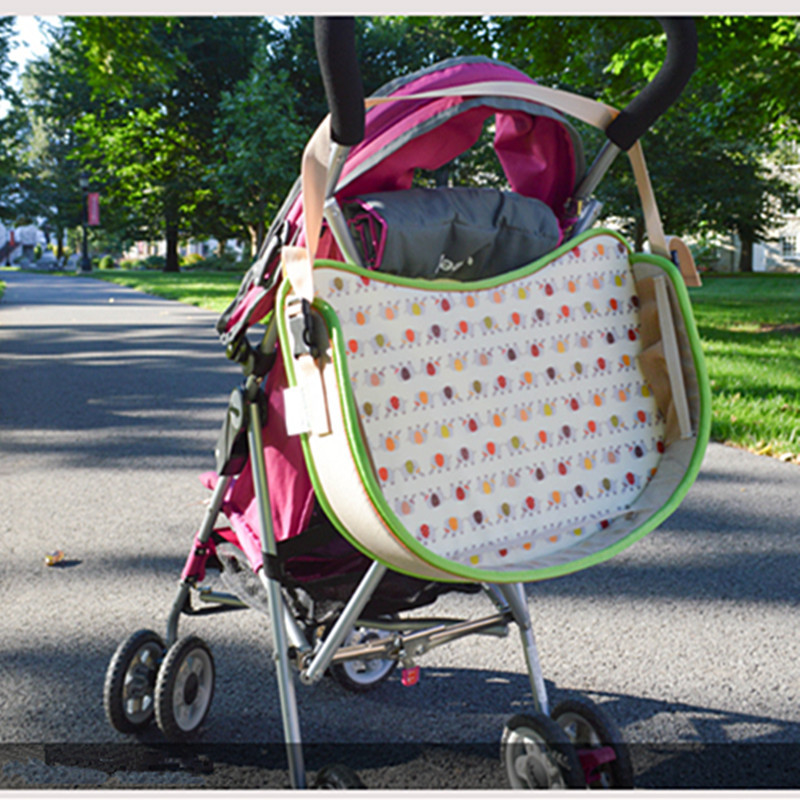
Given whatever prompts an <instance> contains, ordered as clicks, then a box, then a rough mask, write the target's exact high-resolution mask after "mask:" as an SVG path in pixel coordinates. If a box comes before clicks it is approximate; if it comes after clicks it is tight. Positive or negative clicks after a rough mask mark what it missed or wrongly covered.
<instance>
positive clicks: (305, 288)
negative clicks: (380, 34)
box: [283, 81, 699, 302]
mask: <svg viewBox="0 0 800 800" xmlns="http://www.w3.org/2000/svg"><path fill="white" fill-rule="evenodd" d="M476 95H477V96H480V95H494V96H499V97H515V98H516V97H524V98H525V99H528V100H532V101H534V102H536V103H542V104H543V105H547V106H549V107H550V108H554V109H555V110H557V111H561V112H563V113H565V114H569V115H570V116H572V117H575V118H576V119H579V120H581V121H583V122H586V123H588V124H590V125H593V126H594V127H596V128H600V129H601V130H605V129H606V128H607V127H608V125H609V123H610V122H611V121H612V120H613V119H614V118H615V117H616V116H617V115H618V114H619V111H618V110H617V109H615V108H613V107H612V106H609V105H607V104H605V103H601V102H598V101H596V100H590V99H589V98H586V97H582V96H581V95H576V94H572V93H571V92H565V91H562V90H560V89H551V88H548V87H546V86H539V85H538V84H532V83H520V82H516V81H485V82H481V83H472V84H467V85H464V86H458V87H452V88H449V89H440V90H437V91H434V92H420V93H418V94H412V95H405V96H401V97H396V96H395V97H370V98H367V99H366V100H365V102H364V106H365V108H372V107H373V106H375V105H378V104H381V103H394V102H398V101H403V100H422V99H426V98H434V97H452V96H455V97H470V96H476ZM330 147H331V134H330V116H327V117H326V118H325V119H324V120H323V121H322V123H321V124H320V126H319V127H318V128H317V130H316V131H315V132H314V135H313V136H312V137H311V139H310V140H309V142H308V144H307V145H306V149H305V151H304V152H303V160H302V167H301V175H302V185H303V218H304V219H303V222H304V230H305V232H306V246H305V248H299V247H285V248H284V250H283V268H284V274H285V275H286V277H287V278H288V280H289V281H290V283H291V284H292V288H293V289H294V291H295V293H296V294H297V295H298V296H300V297H304V298H305V299H307V300H308V301H309V302H310V301H311V300H312V299H313V296H314V286H313V270H312V264H313V260H314V257H315V255H316V252H317V246H318V245H319V236H320V231H321V228H322V213H323V207H324V203H325V196H324V193H325V183H326V178H327V174H328V160H329V157H330ZM628 156H629V158H630V161H631V166H632V168H633V174H634V178H635V180H636V188H637V190H638V192H639V199H640V201H641V203H642V210H643V213H644V219H645V227H646V229H647V238H648V241H649V242H650V249H651V252H653V253H655V254H657V255H662V256H665V257H666V258H669V257H670V251H669V249H668V247H667V242H666V238H665V236H664V230H663V227H662V225H661V217H660V215H659V213H658V206H657V205H656V199H655V195H654V194H653V187H652V184H651V183H650V176H649V173H648V172H647V165H646V164H645V160H644V152H643V151H642V147H641V145H640V144H639V142H636V144H634V145H633V147H631V149H630V150H629V151H628ZM686 251H687V252H688V248H686ZM684 261H685V259H684ZM681 273H682V274H683V277H684V280H685V281H686V283H687V285H689V286H696V285H699V280H698V279H697V273H696V271H695V270H694V264H693V263H692V264H691V265H686V266H684V263H681Z"/></svg>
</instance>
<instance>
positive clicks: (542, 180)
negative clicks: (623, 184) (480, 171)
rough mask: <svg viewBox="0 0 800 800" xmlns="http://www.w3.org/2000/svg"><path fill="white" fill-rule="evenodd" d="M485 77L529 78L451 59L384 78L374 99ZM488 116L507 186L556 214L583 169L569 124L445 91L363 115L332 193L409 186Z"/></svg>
mask: <svg viewBox="0 0 800 800" xmlns="http://www.w3.org/2000/svg"><path fill="white" fill-rule="evenodd" d="M492 81H511V82H519V83H528V84H530V83H534V81H532V80H531V79H530V78H529V77H528V76H527V75H525V74H524V73H522V72H520V71H519V70H517V69H515V68H513V67H511V66H509V65H507V64H503V63H500V62H497V61H491V60H490V59H487V58H483V57H469V58H453V59H449V60H447V61H443V62H441V63H439V64H435V65H434V66H432V67H428V68H426V69H423V70H420V71H418V72H415V73H413V74H411V75H409V76H406V77H403V78H399V79H397V80H395V81H392V82H391V83H388V84H386V85H385V86H384V87H383V88H382V89H380V90H379V91H377V92H376V93H375V95H374V96H376V97H389V96H393V97H402V96H406V95H414V94H418V93H423V92H435V91H437V90H439V89H452V88H454V87H458V86H465V87H466V86H468V85H470V84H476V83H482V84H486V83H489V82H492ZM491 116H494V119H495V130H494V147H495V151H496V153H497V156H498V159H499V161H500V163H501V165H502V167H503V170H504V172H505V176H506V178H507V180H508V183H509V185H510V187H511V189H512V190H513V191H514V192H517V193H519V194H521V195H524V196H526V197H533V198H536V199H538V200H541V201H543V202H545V203H546V204H547V205H548V206H550V208H551V209H553V211H554V212H555V214H556V216H557V217H558V218H559V219H561V218H562V216H563V210H564V205H565V203H566V202H567V200H568V199H569V198H570V196H571V194H572V191H573V189H574V187H575V184H576V182H577V180H578V179H580V178H581V177H582V176H583V172H584V169H585V162H584V155H583V147H582V144H581V140H580V136H579V135H578V132H577V131H576V130H575V128H574V127H573V126H572V125H571V124H570V123H569V122H567V120H566V119H565V118H564V117H563V116H561V114H559V113H558V112H556V111H554V110H552V109H550V108H548V107H547V106H544V105H541V104H539V103H534V102H532V101H530V100H527V99H524V98H513V97H502V96H493V95H491V94H485V95H479V96H463V97H462V96H447V97H433V98H423V99H418V100H408V101H404V102H400V103H383V104H379V105H377V106H375V107H373V108H371V109H370V110H369V111H368V112H367V114H366V120H365V136H364V139H363V141H362V142H361V143H360V144H358V145H357V146H355V147H354V148H353V150H352V151H351V152H350V155H349V157H348V160H347V164H346V166H345V168H344V171H343V174H342V178H341V179H340V182H339V185H338V187H337V196H338V197H339V198H340V199H342V198H345V197H352V196H354V195H358V194H362V193H366V192H376V191H393V190H398V189H408V188H410V187H411V184H412V180H413V177H414V173H415V171H416V170H417V169H425V170H436V169H438V168H440V167H442V166H444V165H445V164H447V163H448V162H450V161H452V160H453V159H454V158H456V157H457V156H458V155H460V154H461V153H463V152H465V151H466V150H468V149H469V148H470V147H472V146H473V145H474V144H475V143H476V142H477V140H478V138H479V137H480V135H481V132H482V130H483V125H484V123H485V121H486V120H487V119H488V118H489V117H491Z"/></svg>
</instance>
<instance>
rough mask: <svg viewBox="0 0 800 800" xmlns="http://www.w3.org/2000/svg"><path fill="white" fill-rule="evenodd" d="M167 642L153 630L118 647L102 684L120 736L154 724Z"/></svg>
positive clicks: (111, 719) (106, 705) (109, 715)
mask: <svg viewBox="0 0 800 800" xmlns="http://www.w3.org/2000/svg"><path fill="white" fill-rule="evenodd" d="M163 657H164V640H163V639H162V638H161V637H160V636H159V635H158V634H157V633H156V632H155V631H151V630H139V631H136V632H135V633H132V634H131V635H130V636H129V637H128V638H127V639H125V640H124V641H122V642H121V643H120V645H119V647H117V649H116V651H115V652H114V655H113V656H112V657H111V661H109V663H108V668H107V669H106V676H105V681H104V682H103V708H104V709H105V712H106V717H107V719H108V721H109V722H110V723H111V726H112V727H113V728H114V729H115V730H117V731H119V732H120V733H136V732H137V731H140V730H143V729H144V728H146V727H147V726H148V725H150V723H151V722H152V721H153V714H154V709H155V685H156V675H157V674H158V668H159V665H160V664H161V659H162V658H163Z"/></svg>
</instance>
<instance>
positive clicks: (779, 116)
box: [0, 16, 800, 269]
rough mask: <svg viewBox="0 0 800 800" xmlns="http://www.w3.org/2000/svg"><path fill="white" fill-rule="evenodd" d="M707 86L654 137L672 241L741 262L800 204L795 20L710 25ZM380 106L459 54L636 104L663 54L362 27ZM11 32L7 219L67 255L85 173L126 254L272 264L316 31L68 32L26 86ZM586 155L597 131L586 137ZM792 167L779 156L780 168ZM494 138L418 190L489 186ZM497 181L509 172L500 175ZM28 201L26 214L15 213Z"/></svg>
mask: <svg viewBox="0 0 800 800" xmlns="http://www.w3.org/2000/svg"><path fill="white" fill-rule="evenodd" d="M697 22H698V36H699V49H700V56H699V63H698V70H697V72H696V73H695V75H694V77H693V78H692V80H691V81H690V83H689V86H688V87H687V91H686V92H685V93H684V95H683V96H682V97H681V99H680V100H679V102H678V103H677V104H676V105H675V106H674V108H673V109H671V110H670V111H669V112H668V113H667V114H665V115H664V116H663V117H662V118H661V119H660V120H658V121H657V123H656V124H655V125H654V126H653V128H652V130H651V131H649V132H648V133H647V134H646V136H645V139H644V145H645V149H646V152H647V155H648V163H649V166H650V171H651V174H652V177H653V182H654V184H655V185H656V187H657V190H658V198H659V206H660V208H661V211H662V216H663V217H664V220H665V227H666V228H667V229H668V231H669V232H671V233H676V234H682V233H687V232H688V233H695V234H701V235H702V234H705V233H709V234H710V233H715V232H731V231H732V232H736V233H738V235H739V236H740V238H741V240H742V242H743V245H744V247H743V249H744V254H745V265H746V262H747V254H748V252H749V250H750V249H751V248H752V244H753V242H755V241H758V240H759V239H763V238H764V237H766V236H768V235H769V231H770V229H771V228H772V227H773V226H774V225H775V222H776V220H777V219H778V217H779V215H780V214H781V213H785V212H786V211H791V210H793V209H794V208H795V207H796V204H797V196H798V191H797V187H796V186H791V185H790V184H788V183H787V182H786V181H785V180H784V179H783V178H782V176H781V173H780V170H776V169H775V165H776V163H778V161H777V160H776V159H777V158H778V157H777V156H776V153H778V152H779V151H780V148H781V147H782V146H783V144H784V143H786V142H796V141H797V138H798V136H799V135H800V130H799V129H798V111H797V103H796V97H797V96H798V90H799V89H800V71H798V70H797V68H796V64H797V60H798V54H799V53H800V22H798V19H797V18H793V17H768V18H760V17H722V16H718V17H708V18H701V19H698V21H697ZM356 27H357V50H358V55H359V62H360V64H361V68H362V73H363V81H364V86H365V90H366V91H367V93H370V92H372V91H374V90H375V89H377V88H378V87H379V86H380V85H382V84H383V83H385V82H386V81H388V80H391V79H393V78H395V77H397V76H398V75H402V74H405V73H408V72H410V71H413V70H416V69H419V68H420V67H423V66H426V65H429V64H432V63H434V62H436V61H439V60H441V59H444V58H448V57H450V56H453V55H463V54H483V55H488V56H492V57H497V58H499V59H501V60H503V61H506V62H508V63H511V64H513V65H515V66H517V67H519V68H521V69H522V70H524V71H525V72H527V73H528V74H530V75H531V76H532V77H534V78H536V79H537V80H538V81H540V82H541V83H543V84H545V85H550V86H556V87H562V88H567V89H569V90H572V91H576V92H579V93H581V94H583V95H586V96H589V97H594V98H597V99H600V100H603V101H604V102H607V103H610V104H612V105H616V106H618V107H622V106H624V105H626V104H627V102H629V100H630V99H631V98H632V97H634V96H635V94H636V93H637V92H638V91H640V90H641V88H642V87H643V86H644V84H645V83H646V81H647V80H649V79H650V78H652V77H653V75H654V74H655V72H656V71H657V69H658V67H659V66H660V63H661V60H662V59H663V56H664V52H665V41H664V36H663V34H662V32H661V30H660V28H659V27H658V25H657V24H656V23H655V22H654V21H653V20H649V19H643V18H638V17H613V18H610V17H522V16H489V17H476V16H471V17H457V16H448V17H406V16H387V17H375V18H367V17H358V18H357V25H356ZM13 30H14V26H13V17H0V96H2V97H4V98H5V99H6V104H5V105H6V107H7V109H8V110H7V111H5V112H4V113H2V115H0V138H2V144H3V148H2V150H1V151H0V193H1V194H0V219H3V220H4V221H6V222H9V221H13V218H14V217H15V216H19V215H20V214H23V213H25V214H27V215H28V216H31V217H35V218H38V219H44V220H46V224H47V225H49V227H50V229H51V230H52V231H53V233H54V234H55V235H56V238H57V240H58V241H61V239H62V235H63V232H64V231H66V230H68V229H70V228H74V227H75V226H77V225H78V224H79V223H80V219H81V217H80V215H81V208H82V200H83V198H82V195H81V192H80V189H79V187H78V175H79V174H80V173H86V174H87V175H89V176H90V178H91V181H92V187H93V189H95V190H99V191H101V192H102V197H103V228H104V230H106V231H107V232H113V233H114V235H115V236H116V237H117V238H118V240H119V241H133V240H134V239H142V238H151V239H153V238H163V239H166V241H167V245H168V248H167V254H168V256H167V269H177V268H178V257H177V248H178V243H179V241H180V240H181V239H185V238H187V237H190V236H194V237H214V238H216V239H217V240H218V241H224V240H225V239H227V238H231V237H235V238H239V239H243V240H247V241H249V242H251V243H252V246H253V247H258V246H259V244H260V242H261V238H262V237H263V235H264V230H265V226H266V225H267V224H268V223H269V222H270V220H271V218H272V216H273V215H274V213H275V211H276V209H277V208H278V206H279V205H280V203H281V201H282V199H283V197H284V196H285V194H286V192H287V191H288V190H289V188H290V186H291V184H292V183H293V182H294V179H295V177H296V175H297V172H298V168H299V158H300V153H301V151H302V147H303V145H304V143H305V141H306V139H307V138H308V136H309V135H310V133H311V131H312V130H313V128H314V127H316V125H317V124H318V123H319V121H320V119H321V118H322V117H323V116H324V114H325V113H326V112H327V109H326V107H325V99H324V93H323V90H322V84H321V80H320V77H319V73H318V69H317V66H316V56H315V52H314V44H313V25H312V19H311V18H310V17H285V18H281V19H274V18H263V17H242V16H233V17H226V16H217V17H212V16H206V17H175V16H171V17H167V16H164V17H64V18H62V26H61V28H60V29H59V30H58V31H57V32H55V33H54V34H53V36H52V37H51V43H50V49H49V52H48V53H47V55H46V56H45V57H43V58H41V59H39V60H37V61H34V62H32V63H30V64H28V66H27V68H26V71H25V74H24V76H23V80H22V85H21V90H20V92H19V93H18V92H16V91H15V90H14V89H13V88H12V82H11V64H10V61H9V58H8V56H9V51H10V47H11V41H12V36H13ZM584 134H585V139H586V141H587V143H588V150H589V152H590V153H591V152H592V151H593V150H594V149H595V148H597V147H598V146H599V145H600V143H601V142H602V138H603V137H602V134H601V133H599V132H594V131H584ZM778 160H779V159H778ZM622 161H623V160H622V159H620V163H615V165H614V167H613V168H612V170H611V171H610V173H609V175H608V176H607V178H606V180H605V181H604V184H603V185H602V192H601V194H602V199H603V200H604V202H605V213H606V214H608V215H609V216H613V217H614V218H616V219H621V220H626V221H627V224H628V226H629V228H630V231H629V232H630V234H631V235H632V236H634V237H635V238H636V239H637V240H638V239H641V236H642V231H643V226H642V224H641V219H640V211H639V209H638V202H637V200H636V198H635V195H634V190H633V186H632V181H631V178H630V176H629V170H628V169H627V167H626V166H625V165H624V164H623V163H622ZM495 173H497V166H496V162H495V161H494V160H493V156H492V152H491V145H490V143H489V140H488V139H487V140H483V141H482V142H481V144H480V146H478V147H477V148H475V152H473V153H472V154H470V155H469V156H468V157H464V158H462V159H460V160H459V161H458V163H457V164H455V165H454V166H453V167H452V168H451V169H450V170H449V171H448V172H446V173H443V174H441V175H436V176H431V177H430V178H429V179H425V178H424V176H422V177H421V180H423V182H424V180H430V181H431V182H436V181H438V182H441V181H443V180H451V181H455V182H469V181H471V180H476V176H480V180H483V181H486V180H487V179H489V180H491V179H492V178H491V176H492V175H493V174H495ZM494 180H495V181H496V182H501V181H502V175H500V174H495V177H494ZM9 198H13V200H14V201H13V203H12V202H10V201H9Z"/></svg>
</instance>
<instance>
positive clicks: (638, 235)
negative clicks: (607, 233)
mask: <svg viewBox="0 0 800 800" xmlns="http://www.w3.org/2000/svg"><path fill="white" fill-rule="evenodd" d="M645 232H646V231H645V227H644V217H636V228H635V230H634V243H633V250H634V252H636V253H641V252H642V250H643V249H644V236H645Z"/></svg>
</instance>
